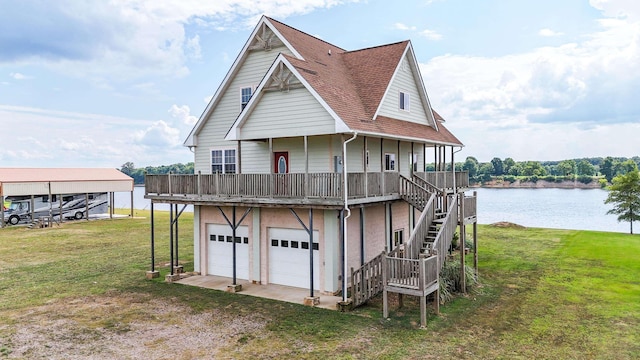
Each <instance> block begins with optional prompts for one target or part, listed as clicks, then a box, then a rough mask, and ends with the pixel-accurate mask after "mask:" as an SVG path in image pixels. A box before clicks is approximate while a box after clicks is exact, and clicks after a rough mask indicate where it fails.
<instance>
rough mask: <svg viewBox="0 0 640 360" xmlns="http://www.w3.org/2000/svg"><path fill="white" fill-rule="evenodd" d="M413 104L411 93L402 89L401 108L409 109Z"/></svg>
mask: <svg viewBox="0 0 640 360" xmlns="http://www.w3.org/2000/svg"><path fill="white" fill-rule="evenodd" d="M410 105H411V97H410V96H409V93H407V92H404V91H400V110H404V111H409V107H410Z"/></svg>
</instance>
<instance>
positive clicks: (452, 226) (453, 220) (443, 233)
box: [433, 196, 458, 267]
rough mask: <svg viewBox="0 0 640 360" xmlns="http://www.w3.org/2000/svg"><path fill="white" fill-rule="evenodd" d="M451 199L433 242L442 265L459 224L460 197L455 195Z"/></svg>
mask: <svg viewBox="0 0 640 360" xmlns="http://www.w3.org/2000/svg"><path fill="white" fill-rule="evenodd" d="M449 201H450V203H449V209H448V210H447V214H446V217H445V218H444V221H443V223H442V226H441V227H440V230H439V231H438V235H436V240H435V241H434V242H433V249H434V250H436V251H437V255H438V257H439V264H440V266H441V267H442V265H443V264H444V262H445V260H446V256H447V250H449V247H450V246H451V240H452V239H453V234H454V233H455V231H456V226H458V197H457V196H453V197H452V198H451V199H450V200H449Z"/></svg>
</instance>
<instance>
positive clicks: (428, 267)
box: [383, 255, 439, 292]
mask: <svg viewBox="0 0 640 360" xmlns="http://www.w3.org/2000/svg"><path fill="white" fill-rule="evenodd" d="M383 274H384V282H385V284H387V285H390V286H397V287H402V288H406V289H412V290H417V291H419V292H424V291H425V290H426V289H427V288H428V287H429V285H431V284H433V283H435V282H436V281H438V276H439V267H438V257H437V256H429V255H422V256H420V257H419V258H418V259H407V258H396V257H390V256H387V257H386V258H385V264H384V273H383Z"/></svg>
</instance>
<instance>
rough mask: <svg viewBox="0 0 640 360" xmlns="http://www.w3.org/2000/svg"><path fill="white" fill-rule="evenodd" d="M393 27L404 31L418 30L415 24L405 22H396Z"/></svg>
mask: <svg viewBox="0 0 640 360" xmlns="http://www.w3.org/2000/svg"><path fill="white" fill-rule="evenodd" d="M393 28H394V29H396V30H402V31H409V30H411V31H415V30H416V27H415V26H408V25H405V24H403V23H395V24H393Z"/></svg>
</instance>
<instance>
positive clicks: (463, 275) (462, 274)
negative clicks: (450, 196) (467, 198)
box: [458, 193, 467, 294]
mask: <svg viewBox="0 0 640 360" xmlns="http://www.w3.org/2000/svg"><path fill="white" fill-rule="evenodd" d="M458 203H459V205H458V206H459V207H460V216H459V218H460V220H459V224H460V244H459V247H460V286H461V287H462V289H461V290H462V293H463V294H466V292H467V277H466V272H465V250H466V248H467V244H466V241H467V236H466V234H465V232H466V231H465V226H464V193H460V196H459V200H458Z"/></svg>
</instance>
